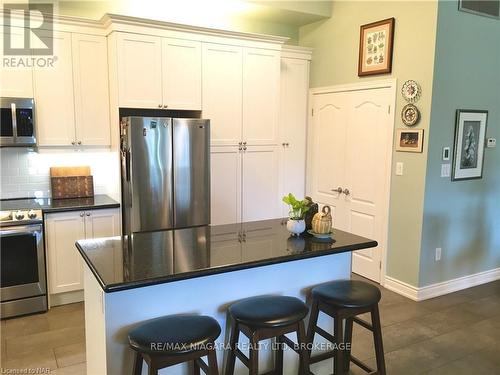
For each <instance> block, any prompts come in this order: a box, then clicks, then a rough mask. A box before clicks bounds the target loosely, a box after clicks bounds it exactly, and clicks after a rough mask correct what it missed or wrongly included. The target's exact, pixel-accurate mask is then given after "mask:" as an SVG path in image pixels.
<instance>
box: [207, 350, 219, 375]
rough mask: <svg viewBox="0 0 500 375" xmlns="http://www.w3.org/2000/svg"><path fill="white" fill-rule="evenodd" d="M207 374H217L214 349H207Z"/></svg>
mask: <svg viewBox="0 0 500 375" xmlns="http://www.w3.org/2000/svg"><path fill="white" fill-rule="evenodd" d="M207 357H208V375H219V369H218V367H217V353H216V351H215V348H214V349H211V350H209V351H208V355H207Z"/></svg>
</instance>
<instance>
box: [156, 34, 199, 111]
mask: <svg viewBox="0 0 500 375" xmlns="http://www.w3.org/2000/svg"><path fill="white" fill-rule="evenodd" d="M162 75H163V104H166V105H168V108H169V109H186V110H201V43H200V42H195V41H190V40H181V39H171V38H164V39H163V40H162Z"/></svg>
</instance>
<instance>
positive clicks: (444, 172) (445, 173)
mask: <svg viewBox="0 0 500 375" xmlns="http://www.w3.org/2000/svg"><path fill="white" fill-rule="evenodd" d="M441 177H450V164H441Z"/></svg>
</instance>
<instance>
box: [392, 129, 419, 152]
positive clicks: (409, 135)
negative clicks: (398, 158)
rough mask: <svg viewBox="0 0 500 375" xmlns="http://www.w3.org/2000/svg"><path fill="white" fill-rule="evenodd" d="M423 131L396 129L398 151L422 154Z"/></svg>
mask: <svg viewBox="0 0 500 375" xmlns="http://www.w3.org/2000/svg"><path fill="white" fill-rule="evenodd" d="M423 145H424V130H423V129H396V151H403V152H422V150H423Z"/></svg>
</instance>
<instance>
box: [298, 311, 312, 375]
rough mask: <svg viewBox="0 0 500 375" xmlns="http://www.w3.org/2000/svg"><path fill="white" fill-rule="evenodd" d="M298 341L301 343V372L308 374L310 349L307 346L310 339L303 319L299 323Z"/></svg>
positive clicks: (302, 374)
mask: <svg viewBox="0 0 500 375" xmlns="http://www.w3.org/2000/svg"><path fill="white" fill-rule="evenodd" d="M297 342H298V344H299V357H300V364H299V374H301V375H308V374H309V349H308V348H307V345H308V339H307V335H306V328H305V325H304V321H303V320H301V321H300V322H299V324H298V329H297Z"/></svg>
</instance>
